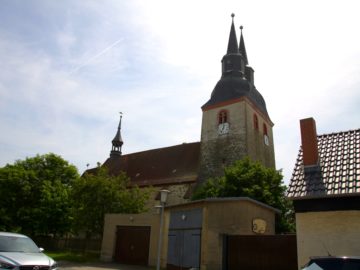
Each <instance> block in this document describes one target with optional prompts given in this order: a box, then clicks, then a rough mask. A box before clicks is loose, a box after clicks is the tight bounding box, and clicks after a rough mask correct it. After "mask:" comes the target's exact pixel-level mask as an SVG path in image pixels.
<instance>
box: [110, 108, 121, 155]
mask: <svg viewBox="0 0 360 270" xmlns="http://www.w3.org/2000/svg"><path fill="white" fill-rule="evenodd" d="M121 119H122V113H121V112H120V121H119V126H118V129H117V132H116V135H115V137H114V139H113V140H112V141H111V142H112V148H111V152H110V157H113V156H121V147H122V145H123V144H124V141H123V140H122V138H121Z"/></svg>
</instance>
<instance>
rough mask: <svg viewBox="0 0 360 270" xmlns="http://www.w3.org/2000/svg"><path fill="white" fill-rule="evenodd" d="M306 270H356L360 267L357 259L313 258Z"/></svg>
mask: <svg viewBox="0 0 360 270" xmlns="http://www.w3.org/2000/svg"><path fill="white" fill-rule="evenodd" d="M304 269H307V270H358V269H360V260H359V259H328V260H325V259H323V260H313V261H312V262H310V264H309V266H307V267H306V268H304Z"/></svg>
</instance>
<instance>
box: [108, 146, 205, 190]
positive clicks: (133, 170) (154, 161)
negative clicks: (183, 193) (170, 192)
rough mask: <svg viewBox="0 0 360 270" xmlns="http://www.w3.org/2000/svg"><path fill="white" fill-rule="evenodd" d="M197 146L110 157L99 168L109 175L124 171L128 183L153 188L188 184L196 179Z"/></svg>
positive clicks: (175, 147)
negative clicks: (106, 169) (129, 181)
mask: <svg viewBox="0 0 360 270" xmlns="http://www.w3.org/2000/svg"><path fill="white" fill-rule="evenodd" d="M199 156H200V143H199V142H194V143H183V144H180V145H175V146H170V147H165V148H158V149H152V150H148V151H143V152H138V153H132V154H128V155H122V156H111V157H110V158H108V159H107V160H106V161H105V162H104V164H103V166H105V167H107V168H108V170H109V173H110V174H112V175H118V174H120V172H122V171H123V172H125V173H126V175H127V176H129V177H130V179H131V184H134V185H138V186H157V185H167V184H181V183H191V182H195V181H196V180H197V176H198V167H199Z"/></svg>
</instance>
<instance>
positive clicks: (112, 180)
mask: <svg viewBox="0 0 360 270" xmlns="http://www.w3.org/2000/svg"><path fill="white" fill-rule="evenodd" d="M129 181H130V180H129V178H128V177H127V176H126V175H125V174H124V173H123V174H120V175H118V176H112V175H109V173H108V171H107V169H106V168H104V167H98V168H97V170H96V173H85V174H84V175H83V176H82V177H81V178H80V179H78V180H77V181H76V183H75V184H74V186H73V193H72V196H73V201H74V208H73V209H74V213H73V214H74V218H75V228H76V229H77V231H81V232H85V233H86V235H87V236H88V237H90V236H93V235H96V236H99V235H102V232H103V227H104V216H105V214H106V213H140V212H143V211H145V210H146V202H147V201H148V199H149V195H150V190H149V189H140V188H139V187H137V186H133V187H130V186H129V183H130V182H129Z"/></svg>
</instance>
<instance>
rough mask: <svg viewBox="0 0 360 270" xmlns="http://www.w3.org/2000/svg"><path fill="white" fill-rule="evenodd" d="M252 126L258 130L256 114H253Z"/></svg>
mask: <svg viewBox="0 0 360 270" xmlns="http://www.w3.org/2000/svg"><path fill="white" fill-rule="evenodd" d="M254 128H255V129H256V130H259V120H258V117H257V115H256V114H254Z"/></svg>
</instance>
